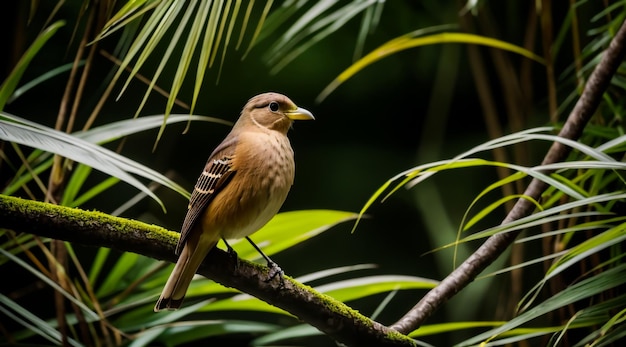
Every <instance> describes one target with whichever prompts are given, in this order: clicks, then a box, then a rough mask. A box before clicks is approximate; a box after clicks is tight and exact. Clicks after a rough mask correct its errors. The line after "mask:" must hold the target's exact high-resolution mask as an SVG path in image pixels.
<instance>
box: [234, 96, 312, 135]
mask: <svg viewBox="0 0 626 347" xmlns="http://www.w3.org/2000/svg"><path fill="white" fill-rule="evenodd" d="M312 119H315V117H313V114H311V112H309V111H307V110H305V109H303V108H300V107H298V106H296V104H294V103H293V101H291V100H290V99H289V98H288V97H286V96H284V95H282V94H278V93H265V94H259V95H257V96H255V97H253V98H252V99H250V100H248V103H247V104H246V105H245V106H244V108H243V110H242V111H241V117H240V120H239V121H238V122H237V123H241V122H244V123H247V124H250V123H252V124H254V125H256V126H258V127H261V128H265V129H269V130H275V131H279V132H282V133H284V134H286V133H287V130H289V128H290V127H291V124H292V123H293V121H294V120H312Z"/></svg>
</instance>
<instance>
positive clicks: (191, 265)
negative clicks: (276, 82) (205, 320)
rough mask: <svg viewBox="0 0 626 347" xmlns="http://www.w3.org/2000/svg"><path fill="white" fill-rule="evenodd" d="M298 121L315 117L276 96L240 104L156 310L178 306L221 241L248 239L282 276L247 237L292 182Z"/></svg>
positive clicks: (202, 181)
mask: <svg viewBox="0 0 626 347" xmlns="http://www.w3.org/2000/svg"><path fill="white" fill-rule="evenodd" d="M298 119H300V120H307V119H315V118H314V117H313V115H312V114H311V112H309V111H307V110H305V109H302V108H299V107H297V106H296V105H295V104H294V103H293V101H291V100H290V99H289V98H288V97H286V96H284V95H281V94H277V93H265V94H260V95H257V96H255V97H253V98H252V99H250V100H249V101H248V103H247V104H246V105H245V106H244V108H243V110H242V111H241V115H240V117H239V120H237V123H235V125H234V126H233V129H232V130H231V132H230V133H229V134H228V135H227V136H226V138H225V139H224V141H222V143H220V144H219V145H218V146H217V148H215V150H213V153H212V154H211V156H210V157H209V160H208V161H207V163H206V165H205V167H204V171H202V174H201V175H200V177H199V178H198V182H197V183H196V185H195V187H194V189H193V193H192V194H191V199H190V200H189V207H188V210H187V216H186V217H185V221H184V222H183V227H182V230H181V235H180V239H179V241H178V245H177V246H176V254H179V258H178V261H177V262H176V266H175V267H174V270H173V271H172V273H171V274H170V277H169V279H168V280H167V283H166V284H165V288H164V289H163V292H162V293H161V297H160V298H159V300H158V301H157V303H156V305H155V306H154V311H155V312H157V311H160V310H163V309H169V310H175V309H177V308H179V307H180V306H181V304H182V302H183V299H184V297H185V293H186V292H187V288H188V287H189V284H190V283H191V280H192V278H193V276H194V274H195V273H196V271H197V270H198V267H199V266H200V263H201V262H202V260H203V259H204V258H205V257H206V255H207V254H208V253H209V251H210V250H211V249H212V248H213V247H215V245H216V244H217V242H218V241H219V240H220V239H223V240H224V242H226V239H238V238H243V237H245V238H247V239H248V241H250V243H252V245H253V246H254V247H255V248H256V249H257V250H258V251H259V252H260V253H261V255H263V257H264V258H265V260H266V261H267V263H268V266H269V267H273V268H274V269H273V270H276V271H277V273H279V274H281V275H282V270H280V268H278V267H277V266H276V264H275V263H273V262H272V261H271V260H270V259H269V258H268V257H267V256H265V254H263V252H261V250H260V249H259V248H258V247H257V246H256V245H255V244H254V243H253V242H252V240H250V238H248V235H250V234H252V233H254V232H255V231H257V230H259V229H260V228H261V227H262V226H264V225H265V224H266V223H267V222H268V221H269V220H270V219H272V217H274V215H275V214H276V213H277V212H278V210H279V209H280V207H281V206H282V204H283V202H284V201H285V198H286V197H287V193H288V192H289V189H290V188H291V185H292V184H293V180H294V173H295V164H294V160H293V149H292V148H291V144H290V143H289V139H288V138H287V131H288V130H289V128H290V127H291V124H292V123H293V121H294V120H298ZM226 245H227V247H228V249H229V251H232V248H231V247H230V246H229V245H228V243H226ZM275 275H276V273H274V274H273V275H271V277H270V279H271V278H273V277H274V276H275Z"/></svg>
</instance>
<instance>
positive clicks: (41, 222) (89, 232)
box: [0, 195, 415, 346]
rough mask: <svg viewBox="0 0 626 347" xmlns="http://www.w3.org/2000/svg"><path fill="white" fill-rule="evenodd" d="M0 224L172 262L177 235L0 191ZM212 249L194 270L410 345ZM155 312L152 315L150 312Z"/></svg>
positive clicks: (346, 334)
mask: <svg viewBox="0 0 626 347" xmlns="http://www.w3.org/2000/svg"><path fill="white" fill-rule="evenodd" d="M0 228H7V229H12V230H15V231H18V232H26V233H31V234H35V235H40V236H44V237H50V238H53V239H59V240H65V241H70V242H75V243H79V244H83V245H87V246H96V247H108V248H113V249H116V250H120V251H127V252H133V253H138V254H142V255H145V256H148V257H151V258H156V259H162V260H166V261H169V262H175V261H176V259H177V257H176V255H175V254H174V249H175V247H176V242H177V241H178V237H179V234H178V233H176V232H173V231H169V230H166V229H164V228H161V227H159V226H155V225H148V224H145V223H141V222H137V221H131V220H128V219H123V218H118V217H113V216H110V215H107V214H104V213H100V212H90V211H83V210H80V209H76V208H68V207H63V206H57V205H52V204H46V203H42V202H36V201H30V200H24V199H19V198H15V197H10V196H6V195H0ZM235 262H236V260H235V259H234V258H233V257H231V256H230V255H228V253H226V252H224V251H222V250H220V249H217V248H216V249H214V250H212V251H211V252H210V253H209V255H208V256H207V257H206V258H205V260H204V262H203V263H202V265H201V266H200V269H199V270H198V273H199V274H201V275H203V276H205V277H207V278H210V279H212V280H214V281H216V282H219V283H221V284H223V285H225V286H227V287H233V288H236V289H238V290H240V291H242V292H246V293H248V294H251V295H253V296H255V297H257V298H259V299H261V300H263V301H265V302H267V303H269V304H271V305H274V306H276V307H279V308H281V309H283V310H285V311H287V312H289V313H291V314H293V315H295V316H296V317H298V318H299V319H301V320H302V321H304V322H306V323H308V324H310V325H312V326H314V327H316V328H318V329H319V330H320V331H322V332H324V333H326V334H328V335H329V336H330V337H332V338H333V339H335V340H337V341H339V342H342V343H344V344H346V345H351V346H415V342H414V341H413V340H412V339H410V338H408V337H406V336H404V335H402V334H399V333H398V332H396V331H394V330H391V329H389V328H387V327H385V326H384V325H382V324H380V323H377V322H375V321H372V320H370V319H369V318H367V317H365V316H363V315H361V314H359V313H358V312H357V311H355V310H353V309H351V308H350V307H348V306H346V305H345V304H343V303H341V302H339V301H337V300H335V299H333V298H331V297H329V296H327V295H324V294H321V293H318V292H316V291H315V290H313V289H312V288H310V287H308V286H305V285H303V284H300V283H298V282H296V281H295V280H293V279H291V278H289V277H287V276H285V282H284V286H282V287H281V286H280V283H279V281H278V280H275V281H270V282H265V279H266V278H268V273H267V272H268V269H267V267H265V266H262V265H259V264H256V263H252V262H249V261H245V260H242V259H239V260H238V264H236V263H235ZM155 314H157V313H155Z"/></svg>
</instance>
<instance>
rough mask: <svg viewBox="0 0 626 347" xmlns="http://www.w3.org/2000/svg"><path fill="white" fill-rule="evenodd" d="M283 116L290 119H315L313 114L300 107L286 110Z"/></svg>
mask: <svg viewBox="0 0 626 347" xmlns="http://www.w3.org/2000/svg"><path fill="white" fill-rule="evenodd" d="M285 116H287V118H289V119H292V120H315V117H313V114H312V113H311V112H309V111H307V110H305V109H303V108H301V107H298V108H296V109H295V110H291V111H286V112H285Z"/></svg>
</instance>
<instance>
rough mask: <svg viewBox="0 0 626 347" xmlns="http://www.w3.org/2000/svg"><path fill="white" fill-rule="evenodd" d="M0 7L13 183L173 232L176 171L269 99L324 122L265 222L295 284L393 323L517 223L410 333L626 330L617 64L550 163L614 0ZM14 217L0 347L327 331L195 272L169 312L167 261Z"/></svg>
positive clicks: (303, 137) (5, 257) (3, 174)
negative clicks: (528, 189) (250, 107)
mask: <svg viewBox="0 0 626 347" xmlns="http://www.w3.org/2000/svg"><path fill="white" fill-rule="evenodd" d="M2 7H3V11H1V12H2V14H1V15H0V16H4V17H5V18H3V19H4V20H3V22H4V23H7V24H8V25H9V27H8V29H7V33H8V34H7V35H5V36H6V37H7V38H11V40H10V41H9V42H5V44H4V45H3V46H4V47H5V48H6V49H5V51H6V52H7V54H6V57H7V58H8V61H6V62H5V63H4V64H3V66H2V73H0V77H1V80H2V84H1V86H0V109H2V110H3V113H2V114H0V133H1V134H2V137H1V139H2V140H4V141H3V142H2V143H0V146H1V147H0V154H1V156H0V179H1V182H2V191H3V193H5V194H11V195H19V196H25V197H29V198H31V199H36V200H44V201H49V202H53V203H59V204H65V205H69V206H81V207H83V208H90V209H98V210H101V211H104V212H107V213H111V214H114V215H121V216H124V217H129V218H137V219H141V220H144V221H147V222H152V223H155V224H159V225H163V226H165V227H168V228H171V229H174V230H177V229H178V227H179V223H180V221H181V220H182V218H183V216H184V213H185V206H186V201H185V192H184V189H183V188H182V187H190V186H191V185H192V184H193V182H194V181H195V178H196V177H197V173H198V171H199V169H200V168H201V166H202V165H203V163H204V160H206V156H208V154H209V153H210V152H211V149H212V148H213V147H214V146H215V145H216V144H217V143H219V141H220V140H221V138H222V137H223V136H224V134H225V133H226V131H227V130H228V128H227V127H224V126H222V125H217V126H215V125H214V124H212V123H218V124H219V123H225V124H228V123H229V121H233V120H235V119H236V117H237V112H238V107H241V105H243V103H244V102H245V100H247V99H248V98H249V97H251V96H252V95H254V94H257V93H259V92H263V91H267V90H276V91H280V92H284V93H286V94H288V95H289V96H290V97H292V99H294V100H295V101H296V102H297V103H298V104H299V105H302V106H304V107H306V108H307V109H312V110H313V113H314V114H315V115H316V118H317V120H316V122H315V123H312V124H308V125H300V124H298V127H297V128H296V129H294V130H293V131H292V132H291V134H290V137H291V139H292V143H293V146H294V148H295V152H296V153H297V155H296V161H297V163H298V170H297V171H298V173H297V175H296V176H297V178H296V185H295V186H294V188H293V189H292V192H291V194H290V197H289V198H288V201H287V203H286V204H285V206H284V208H283V210H285V211H293V212H287V213H282V214H279V216H278V217H277V218H276V219H274V220H273V221H272V224H270V225H268V227H267V228H266V230H263V231H260V232H259V233H258V234H255V236H254V238H255V240H256V241H257V242H259V241H260V242H259V243H263V240H264V239H265V240H270V239H273V240H274V241H276V240H282V241H285V242H284V244H282V245H280V246H279V247H277V248H275V249H271V250H269V252H270V253H278V252H279V251H280V253H278V254H276V255H275V257H274V259H275V260H277V261H278V263H279V264H281V266H282V268H283V269H285V270H286V271H287V273H288V274H290V275H294V276H296V277H299V278H300V280H301V281H303V282H307V283H310V284H311V285H313V286H316V287H318V289H320V290H321V291H326V292H327V293H329V294H331V295H334V296H336V297H337V298H339V299H340V300H345V301H350V305H351V306H352V307H354V308H356V309H358V310H360V311H361V312H364V313H365V314H369V315H371V316H372V317H373V318H374V319H377V320H378V321H380V322H382V323H383V324H390V323H392V322H393V321H394V320H395V319H397V318H398V317H400V316H401V315H402V314H403V313H404V312H405V311H406V310H408V309H409V308H410V307H412V306H413V304H414V303H415V302H416V301H417V300H418V298H419V297H420V296H421V295H422V294H423V291H424V290H425V289H426V288H430V287H432V286H433V285H434V282H433V281H431V280H425V279H424V278H441V277H443V276H445V275H446V274H447V273H448V272H449V271H450V269H451V268H452V267H453V266H455V264H458V262H459V261H462V260H463V259H464V258H465V257H466V255H467V254H468V253H470V252H471V251H472V250H473V249H475V248H476V245H477V242H480V240H481V239H482V238H484V237H486V236H488V235H491V234H493V233H497V232H507V231H510V230H512V229H514V228H517V229H523V230H525V233H524V235H523V237H522V238H521V239H520V240H518V242H517V244H516V245H515V246H514V247H513V248H512V249H511V250H510V252H509V253H508V254H507V257H506V259H504V257H503V259H500V260H499V261H498V262H497V263H496V264H494V266H492V267H491V268H489V269H488V270H487V274H485V275H484V276H483V277H482V278H480V279H479V280H477V281H476V282H475V283H473V284H472V285H471V286H469V287H468V288H466V289H465V290H463V291H462V292H461V293H459V294H458V295H457V297H456V298H454V299H453V300H452V301H451V302H449V303H448V304H447V305H446V306H445V310H442V311H440V312H439V313H438V314H437V315H436V316H434V317H432V318H431V321H429V322H428V323H429V324H428V325H427V326H424V327H422V328H421V329H419V330H417V331H415V332H413V333H412V334H411V336H413V337H415V338H418V339H420V341H424V342H425V343H432V344H435V345H452V344H461V345H473V344H479V343H480V342H481V341H490V343H492V344H493V345H497V344H519V345H524V343H527V342H526V341H529V342H528V343H530V344H533V345H581V346H582V345H597V346H603V345H611V344H615V345H619V341H620V339H623V338H624V336H623V335H624V334H625V333H624V331H626V329H624V323H623V321H624V318H623V317H624V312H626V296H625V293H624V288H625V283H624V282H625V278H626V276H624V269H625V268H624V262H623V260H622V255H623V250H622V248H623V246H624V237H625V235H626V232H625V231H624V217H623V216H624V198H625V195H624V190H625V189H624V179H623V177H622V170H623V169H624V167H623V166H624V165H623V158H624V153H626V150H625V149H626V148H625V145H624V142H625V141H624V140H625V139H626V138H625V137H624V129H623V125H622V117H623V113H624V105H625V104H626V99H625V96H624V95H625V93H624V90H625V89H626V83H625V81H626V79H625V77H624V71H626V70H624V67H623V66H622V67H621V68H620V70H619V71H618V74H617V75H615V76H614V77H613V79H612V85H611V88H610V89H609V91H608V92H607V93H605V95H604V102H603V103H602V104H601V106H600V108H599V109H598V111H597V113H596V115H595V117H594V119H593V122H592V123H591V124H589V126H588V127H587V128H586V131H585V134H584V136H583V138H582V139H581V140H580V141H579V142H572V143H566V145H568V146H571V147H572V148H573V149H574V150H573V152H572V154H571V155H570V160H568V161H567V162H565V163H557V164H554V165H553V166H552V167H551V168H554V169H557V171H556V173H555V174H552V175H544V174H542V169H545V167H541V166H538V163H540V162H541V158H542V156H543V154H544V152H545V150H546V148H547V147H548V145H549V143H550V142H551V141H554V140H558V139H556V138H555V137H554V136H553V135H552V134H553V129H555V128H558V127H559V126H560V124H562V121H563V120H564V117H566V116H567V114H568V113H569V111H570V110H571V108H572V107H573V104H574V103H575V101H576V100H577V97H578V95H579V94H580V91H581V88H582V87H583V86H584V83H585V79H586V77H587V76H588V75H589V73H590V72H591V71H592V70H593V68H594V66H595V65H596V64H597V63H598V61H599V59H600V57H601V52H602V50H603V49H604V48H606V47H607V46H608V44H609V42H610V40H611V38H612V37H613V34H614V33H615V32H616V31H617V29H618V28H619V27H620V25H621V24H622V22H623V21H624V19H625V18H626V9H625V7H626V2H625V1H612V2H610V1H583V0H579V1H575V0H571V1H569V2H551V1H549V0H544V1H535V2H503V1H493V2H485V1H468V2H466V3H459V2H451V1H446V2H440V1H422V2H413V1H393V2H391V1H387V2H385V1H375V0H371V1H366V0H355V1H343V2H337V1H307V0H292V1H267V2H254V1H252V2H241V1H237V0H235V1H232V0H226V1H208V0H196V1H164V0H142V1H128V2H115V1H107V0H105V1H95V2H94V1H77V0H75V1H59V2H58V3H54V2H24V1H22V2H7V3H3V4H2ZM244 58H245V59H244ZM153 92H154V93H153ZM322 99H323V101H322ZM316 100H317V101H320V103H317V104H316V103H315V102H316ZM309 105H311V106H313V105H315V106H313V107H311V106H309ZM184 113H193V114H202V115H204V114H206V115H218V116H219V117H218V118H212V117H201V116H193V117H190V116H185V115H180V114H184ZM155 114H157V115H158V116H152V115H155ZM14 115H15V116H14ZM206 121H209V123H207V122H206ZM184 123H186V124H184ZM537 126H540V127H537ZM183 132H184V134H181V133H183ZM477 143H478V144H479V145H476V144H477ZM468 148H469V150H468ZM459 153H460V154H459ZM447 158H450V159H447ZM92 168H95V169H97V170H98V171H94V170H92ZM160 173H164V174H160ZM530 177H536V178H540V179H542V180H544V181H545V182H547V183H549V185H550V186H551V188H550V189H549V190H548V191H547V192H546V193H545V194H544V196H543V197H542V199H541V201H535V202H534V203H535V204H536V205H537V213H535V214H534V215H532V216H530V217H528V218H525V219H523V220H519V221H516V222H515V223H511V224H510V225H505V226H500V225H499V222H500V221H501V220H502V217H503V216H504V214H505V211H506V209H507V208H509V207H510V206H511V203H512V202H513V200H514V199H516V198H518V197H520V194H521V193H522V192H523V188H524V185H525V184H527V183H528V181H529V178H530ZM120 182H123V183H120ZM175 182H179V183H175ZM381 182H382V185H381ZM129 187H135V188H136V189H138V191H135V190H134V189H128V188H129ZM163 187H169V188H172V189H171V190H170V189H163ZM404 188H411V190H409V191H407V190H406V189H404ZM146 196H150V197H151V199H145V197H146ZM159 201H160V202H162V206H160V204H159ZM381 201H384V204H380V202H381ZM162 207H163V208H165V210H166V211H167V213H164V211H163V209H162ZM320 208H321V209H324V210H319V209H320ZM359 210H360V211H361V212H362V214H365V213H367V216H368V217H369V218H365V219H362V220H359V223H358V226H357V227H356V228H355V229H354V233H352V234H351V233H350V230H351V228H352V225H348V223H342V224H339V223H340V222H342V221H346V220H350V219H352V218H354V217H355V216H356V214H353V213H350V212H342V211H359ZM337 224H339V225H337ZM331 227H332V228H331ZM321 231H328V232H325V233H323V234H320V235H319V236H316V237H315V238H313V236H314V235H318V234H319V233H320V232H321ZM0 232H1V235H2V239H1V242H2V246H1V248H0V250H1V251H2V255H1V256H0V266H1V267H2V274H3V277H4V278H5V279H8V278H15V281H3V283H2V285H1V290H0V310H1V312H2V313H1V314H0V317H2V319H1V321H0V322H1V325H0V330H1V331H2V341H3V342H5V343H10V344H18V345H19V344H24V345H26V344H32V343H37V344H42V345H45V344H52V345H57V344H62V343H63V344H66V345H77V346H78V345H134V346H143V345H151V344H157V343H158V344H161V345H179V344H185V343H188V344H192V343H194V342H198V341H199V340H209V341H211V342H215V343H220V342H221V343H226V342H227V343H228V344H229V345H237V344H242V345H247V344H253V345H279V344H285V345H294V344H297V345H309V346H322V345H328V346H332V345H334V344H333V342H332V341H330V340H329V339H328V338H326V337H323V336H320V333H318V332H317V331H315V330H313V329H311V328H310V327H307V326H303V325H301V324H300V323H299V322H298V321H297V320H296V319H294V318H293V317H291V316H289V315H287V314H285V313H284V312H281V311H277V310H276V309H273V308H270V307H268V306H267V305H265V304H264V303H261V302H259V301H258V300H256V299H251V298H248V297H245V296H243V294H239V293H236V292H233V291H232V290H230V289H227V288H223V287H221V286H219V285H217V284H215V283H212V282H210V281H207V280H205V279H198V280H196V281H194V284H193V285H192V288H191V289H190V300H189V302H188V303H187V304H186V305H185V307H184V308H183V309H182V310H180V311H177V312H173V313H166V314H154V313H152V311H151V307H152V305H153V303H154V300H155V299H156V296H157V295H158V290H160V288H161V287H162V285H163V284H164V282H165V279H166V276H167V273H168V270H169V266H165V264H162V263H160V262H157V261H154V260H152V259H147V258H145V257H142V256H139V255H136V254H129V253H125V254H119V253H118V252H115V251H112V250H109V249H104V248H103V249H98V250H94V249H87V248H84V247H81V246H78V245H71V244H68V243H63V242H59V241H54V240H45V239H40V238H37V237H33V236H30V235H28V234H15V233H14V232H12V231H9V230H2V231H0ZM468 233H471V234H468ZM288 235H289V236H288ZM257 238H258V239H257ZM305 241H306V243H305V244H303V243H304V242H305ZM235 247H236V248H237V250H238V251H239V254H240V255H244V254H247V252H245V251H243V249H242V250H241V251H240V248H243V247H245V246H244V245H243V244H242V245H236V246H235ZM433 250H435V251H433ZM249 256H253V255H252V253H250V255H249ZM373 263H375V264H377V265H376V266H373V265H371V264H373ZM24 274H27V276H24ZM391 274H393V275H391ZM396 274H398V275H396ZM399 289H403V290H402V291H399Z"/></svg>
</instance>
